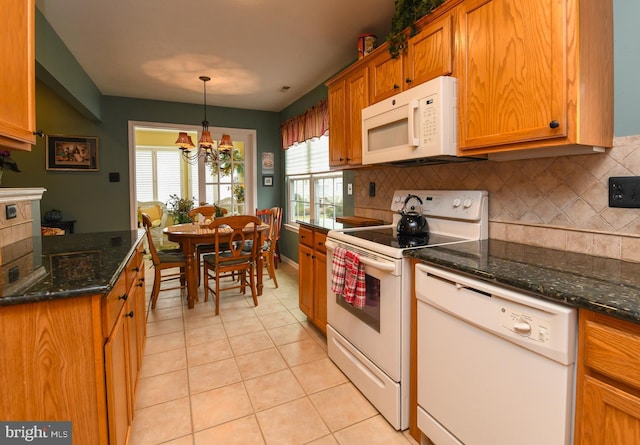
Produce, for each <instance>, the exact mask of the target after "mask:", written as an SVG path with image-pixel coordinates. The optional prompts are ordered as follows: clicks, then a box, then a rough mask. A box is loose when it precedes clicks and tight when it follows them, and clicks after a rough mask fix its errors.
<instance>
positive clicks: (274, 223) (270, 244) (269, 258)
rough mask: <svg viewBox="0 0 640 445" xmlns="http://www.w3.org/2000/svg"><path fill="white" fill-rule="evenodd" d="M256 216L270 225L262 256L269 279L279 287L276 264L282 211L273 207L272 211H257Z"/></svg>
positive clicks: (263, 244)
mask: <svg viewBox="0 0 640 445" xmlns="http://www.w3.org/2000/svg"><path fill="white" fill-rule="evenodd" d="M256 216H257V217H258V218H260V220H261V221H262V222H263V223H265V224H269V231H268V232H267V236H266V239H265V241H264V243H262V248H261V254H262V258H263V260H264V265H265V267H266V268H267V272H268V273H269V277H271V279H272V280H273V284H274V285H275V286H276V288H277V287H278V278H277V277H276V271H275V263H276V253H275V250H276V240H277V238H276V237H277V236H279V233H280V226H279V220H281V218H282V210H281V209H280V208H279V207H271V208H270V209H256Z"/></svg>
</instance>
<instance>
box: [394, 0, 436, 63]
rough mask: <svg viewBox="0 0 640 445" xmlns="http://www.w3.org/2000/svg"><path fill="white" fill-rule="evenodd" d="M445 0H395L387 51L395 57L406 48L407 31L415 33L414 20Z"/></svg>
mask: <svg viewBox="0 0 640 445" xmlns="http://www.w3.org/2000/svg"><path fill="white" fill-rule="evenodd" d="M444 1H445V0H395V8H396V9H395V14H394V15H393V17H392V18H391V32H390V33H389V35H388V36H387V42H389V53H390V54H391V57H393V58H396V57H398V56H399V55H400V52H401V51H406V49H407V45H406V43H407V33H406V32H405V30H406V29H407V28H409V33H410V34H411V35H412V36H413V35H415V34H416V20H418V19H419V18H420V17H423V16H425V15H427V14H429V13H430V12H431V11H433V10H434V9H435V8H437V7H438V6H440V5H441V4H442V3H444Z"/></svg>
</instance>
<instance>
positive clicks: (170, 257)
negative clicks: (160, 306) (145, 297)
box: [141, 213, 187, 309]
mask: <svg viewBox="0 0 640 445" xmlns="http://www.w3.org/2000/svg"><path fill="white" fill-rule="evenodd" d="M141 218H142V225H143V226H144V230H145V232H146V234H147V242H148V244H149V252H150V253H151V262H152V263H153V269H154V276H153V288H152V290H151V309H155V307H156V302H157V301H158V294H159V293H160V290H161V289H160V285H161V283H164V282H168V281H175V280H179V281H180V285H179V286H173V287H165V288H164V289H162V290H163V291H165V290H172V289H180V288H184V287H186V283H187V276H186V268H187V258H186V257H185V256H184V254H183V253H182V251H180V250H179V249H173V250H161V251H157V250H156V246H155V245H154V243H153V237H152V235H151V227H152V222H151V217H149V215H147V214H146V213H142V214H141ZM175 268H178V270H179V271H178V272H171V273H166V274H163V273H162V271H164V270H167V269H175Z"/></svg>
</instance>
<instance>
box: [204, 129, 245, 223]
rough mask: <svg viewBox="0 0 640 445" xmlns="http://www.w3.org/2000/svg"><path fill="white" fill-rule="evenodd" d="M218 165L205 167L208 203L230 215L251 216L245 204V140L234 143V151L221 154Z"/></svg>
mask: <svg viewBox="0 0 640 445" xmlns="http://www.w3.org/2000/svg"><path fill="white" fill-rule="evenodd" d="M219 156H220V162H219V163H218V164H209V165H206V166H205V169H206V175H205V178H206V180H205V188H206V191H205V196H206V201H207V202H208V203H215V204H217V205H219V206H220V207H224V208H225V209H227V211H228V212H229V215H241V214H249V213H251V212H253V209H252V208H247V205H246V202H245V168H246V155H245V144H244V141H243V140H234V141H233V150H231V151H228V152H222V153H220V155H219Z"/></svg>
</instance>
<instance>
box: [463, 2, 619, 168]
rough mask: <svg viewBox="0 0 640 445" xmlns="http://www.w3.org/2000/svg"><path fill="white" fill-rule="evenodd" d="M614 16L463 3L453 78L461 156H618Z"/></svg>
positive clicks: (601, 8)
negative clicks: (606, 150) (608, 151)
mask: <svg viewBox="0 0 640 445" xmlns="http://www.w3.org/2000/svg"><path fill="white" fill-rule="evenodd" d="M612 9H613V5H612V0H518V1H513V0H465V1H464V2H463V4H462V6H461V13H460V14H459V15H458V24H457V26H456V32H457V36H456V42H457V44H458V47H457V53H456V70H455V72H454V76H456V77H458V95H459V100H458V106H459V125H458V128H459V133H458V134H459V141H458V147H459V148H458V152H459V154H464V155H470V154H484V153H491V154H493V153H502V152H507V151H514V150H518V151H520V150H530V151H526V152H521V153H519V155H522V156H521V157H538V156H545V155H546V154H547V151H546V149H547V147H570V148H569V149H568V150H567V152H566V153H564V152H563V150H564V149H565V148H561V149H559V150H556V151H554V152H551V153H552V154H554V155H562V154H576V153H578V152H580V149H582V150H585V152H588V151H590V150H592V148H593V146H595V147H611V146H612V144H613V11H612ZM576 145H577V146H579V147H578V148H579V149H578V150H577V151H576ZM507 155H509V154H508V153H505V157H507ZM499 156H500V155H498V158H499ZM510 157H513V154H512V155H511V156H510ZM491 158H495V157H492V156H490V159H491Z"/></svg>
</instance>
